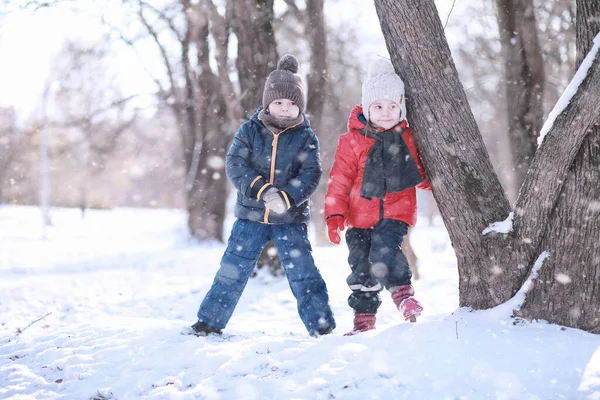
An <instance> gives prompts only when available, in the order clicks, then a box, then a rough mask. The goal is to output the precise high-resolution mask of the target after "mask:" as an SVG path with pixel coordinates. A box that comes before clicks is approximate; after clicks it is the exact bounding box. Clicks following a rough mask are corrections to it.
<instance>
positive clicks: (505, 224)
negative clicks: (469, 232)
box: [481, 211, 515, 235]
mask: <svg viewBox="0 0 600 400" xmlns="http://www.w3.org/2000/svg"><path fill="white" fill-rule="evenodd" d="M514 216H515V213H514V212H512V211H511V212H510V214H508V217H506V219H505V220H504V221H499V222H492V223H491V224H489V225H488V227H487V228H485V229H484V230H483V232H481V233H482V234H483V235H487V234H488V233H491V232H496V233H510V232H512V230H513V218H514Z"/></svg>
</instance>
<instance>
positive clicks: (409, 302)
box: [392, 285, 423, 322]
mask: <svg viewBox="0 0 600 400" xmlns="http://www.w3.org/2000/svg"><path fill="white" fill-rule="evenodd" d="M414 294H415V289H413V287H412V285H404V286H399V287H397V288H396V289H394V290H393V291H392V299H393V300H394V304H396V307H398V310H400V312H401V313H402V315H403V316H404V320H405V321H410V322H417V317H419V316H420V315H421V312H422V311H423V306H421V303H419V302H418V301H417V299H415V298H414V297H412V296H413V295H414Z"/></svg>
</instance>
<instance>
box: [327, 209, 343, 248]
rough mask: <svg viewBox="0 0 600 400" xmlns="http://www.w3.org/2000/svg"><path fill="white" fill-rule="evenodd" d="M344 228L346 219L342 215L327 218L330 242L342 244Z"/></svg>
mask: <svg viewBox="0 0 600 400" xmlns="http://www.w3.org/2000/svg"><path fill="white" fill-rule="evenodd" d="M344 228H345V226H344V217H343V216H342V215H332V216H331V217H329V218H327V236H329V241H330V242H331V243H333V244H340V241H341V238H340V232H341V231H343V230H344Z"/></svg>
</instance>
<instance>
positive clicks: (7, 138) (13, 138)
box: [0, 107, 23, 203]
mask: <svg viewBox="0 0 600 400" xmlns="http://www.w3.org/2000/svg"><path fill="white" fill-rule="evenodd" d="M21 135H22V132H20V130H19V129H18V128H17V119H16V113H15V110H14V108H12V107H0V203H2V202H3V201H4V198H3V188H4V186H5V185H6V184H7V183H8V184H9V185H10V184H13V183H14V179H12V178H10V176H11V170H13V168H14V160H15V159H16V158H17V155H18V154H19V153H20V152H21V151H22V145H23V143H22V141H23V140H22V138H21V137H20V136H21ZM8 179H11V182H6V181H7V180H8Z"/></svg>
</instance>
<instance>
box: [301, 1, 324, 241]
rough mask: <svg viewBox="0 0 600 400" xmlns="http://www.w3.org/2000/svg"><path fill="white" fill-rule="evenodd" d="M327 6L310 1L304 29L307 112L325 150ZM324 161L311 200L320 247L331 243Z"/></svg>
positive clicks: (322, 2)
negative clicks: (307, 64) (307, 53)
mask: <svg viewBox="0 0 600 400" xmlns="http://www.w3.org/2000/svg"><path fill="white" fill-rule="evenodd" d="M324 3H325V2H324V0H308V1H307V2H306V16H307V23H306V24H305V26H304V32H305V34H306V36H307V37H308V45H309V47H310V72H309V74H308V77H307V81H308V82H307V83H308V93H307V94H308V96H307V97H308V100H307V102H306V111H307V113H308V116H309V118H310V123H311V126H312V128H313V130H314V131H315V133H316V135H317V137H318V138H319V140H320V145H321V147H323V144H324V138H325V137H326V132H325V129H326V128H325V125H326V124H325V121H324V118H323V112H324V109H325V102H326V101H327V99H328V98H330V97H331V94H330V91H329V79H328V75H329V69H328V67H327V53H328V48H327V30H326V27H325V15H324V12H323V7H324ZM321 154H323V152H321ZM322 158H323V157H322ZM321 161H322V162H323V171H324V173H323V177H322V178H321V182H320V183H319V187H318V188H317V191H316V192H315V194H314V195H313V196H312V198H311V200H310V201H311V214H312V221H313V224H314V226H315V230H316V232H315V236H316V242H317V244H326V243H327V242H328V241H327V236H326V228H325V220H324V219H323V214H322V212H323V206H324V204H325V193H326V192H327V182H328V178H329V176H328V173H327V172H328V171H329V169H325V166H328V167H329V168H330V167H331V164H330V163H325V160H323V159H322V160H321ZM326 171H327V172H326Z"/></svg>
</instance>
